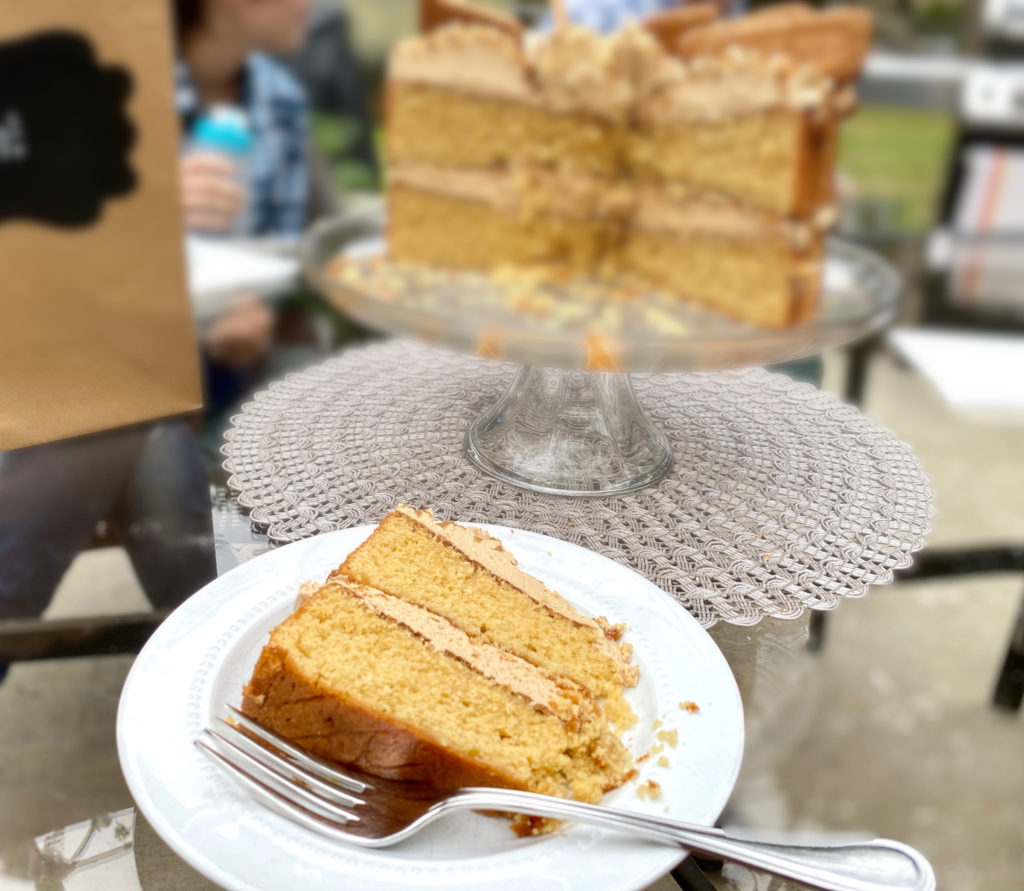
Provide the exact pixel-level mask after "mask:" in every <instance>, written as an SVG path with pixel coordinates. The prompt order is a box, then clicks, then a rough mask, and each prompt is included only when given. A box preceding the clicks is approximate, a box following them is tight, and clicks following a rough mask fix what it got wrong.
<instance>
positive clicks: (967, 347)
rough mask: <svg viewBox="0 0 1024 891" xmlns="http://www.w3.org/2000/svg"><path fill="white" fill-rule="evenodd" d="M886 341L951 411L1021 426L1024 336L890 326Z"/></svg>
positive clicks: (1023, 403) (1023, 384)
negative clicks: (929, 385) (918, 373)
mask: <svg viewBox="0 0 1024 891" xmlns="http://www.w3.org/2000/svg"><path fill="white" fill-rule="evenodd" d="M888 337H889V341H890V343H891V344H892V345H893V346H894V347H895V349H896V350H897V352H899V353H900V355H902V356H903V357H904V358H905V359H906V360H907V361H908V362H909V363H910V364H911V365H913V366H914V367H915V368H916V369H917V370H918V371H920V372H921V374H923V375H924V376H925V377H926V378H927V379H928V380H929V381H931V383H932V384H933V385H934V386H935V388H936V389H937V390H938V391H939V393H940V394H941V395H942V397H943V399H945V400H946V402H947V403H948V404H949V405H950V406H952V407H953V408H955V409H958V410H961V411H966V412H969V413H971V414H972V415H974V416H975V418H976V419H977V420H996V421H1012V422H1013V423H1020V422H1024V336H1014V335H1004V334H966V333H960V332H951V331H924V330H920V329H910V328H896V329H893V330H892V331H890V332H889V335H888Z"/></svg>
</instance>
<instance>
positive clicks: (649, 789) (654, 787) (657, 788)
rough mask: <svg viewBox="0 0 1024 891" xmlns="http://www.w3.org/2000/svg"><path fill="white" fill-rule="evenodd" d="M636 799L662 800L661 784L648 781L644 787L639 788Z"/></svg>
mask: <svg viewBox="0 0 1024 891" xmlns="http://www.w3.org/2000/svg"><path fill="white" fill-rule="evenodd" d="M636 797H637V798H642V799H645V800H646V799H650V800H652V801H653V800H654V799H657V798H661V783H659V782H657V781H656V780H648V781H647V782H646V783H644V784H643V785H642V786H637V790H636Z"/></svg>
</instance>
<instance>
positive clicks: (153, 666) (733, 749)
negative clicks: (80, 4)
mask: <svg viewBox="0 0 1024 891" xmlns="http://www.w3.org/2000/svg"><path fill="white" fill-rule="evenodd" d="M483 528H484V529H486V530H487V531H488V532H490V533H491V534H492V535H494V536H496V537H497V538H499V539H501V541H502V542H503V543H504V544H505V546H506V547H507V548H508V549H509V550H510V551H511V552H512V553H513V554H514V555H515V557H516V558H517V560H518V561H519V564H520V566H521V567H522V568H523V569H524V570H525V571H526V572H528V573H531V574H532V575H535V576H537V577H538V578H540V579H541V580H543V581H544V582H545V583H546V584H547V585H548V586H549V587H551V588H553V589H554V590H556V591H558V592H560V593H561V594H563V595H564V596H565V597H566V598H568V599H569V600H570V601H572V602H573V603H574V604H575V605H576V606H578V607H579V608H580V609H581V610H583V611H584V612H586V613H589V614H590V615H605V616H608V617H609V618H610V619H612V620H613V621H616V622H625V623H626V624H627V626H628V628H629V631H628V633H627V635H626V638H625V639H626V640H627V641H629V642H630V643H631V644H632V645H633V648H634V650H633V653H634V656H633V658H634V661H635V662H636V663H637V664H638V665H639V666H640V683H639V685H638V686H637V688H636V689H635V690H632V691H631V692H630V701H631V704H632V706H633V710H634V711H635V712H636V713H637V714H638V716H639V721H638V723H637V726H636V727H635V728H634V730H633V731H632V732H631V733H630V734H629V735H628V736H627V738H626V742H627V744H628V745H629V746H630V748H631V749H632V751H633V752H634V753H635V754H636V755H637V756H640V755H643V754H644V753H646V752H648V751H649V750H650V749H651V748H652V746H656V745H658V744H659V740H658V739H657V738H656V732H657V731H656V730H655V722H656V721H661V722H662V725H661V728H660V729H663V730H675V731H677V734H678V743H677V744H676V745H675V746H674V747H673V746H670V745H667V744H666V745H665V747H664V750H663V751H662V752H661V753H660V754H661V755H664V756H665V757H667V759H668V761H669V764H668V766H667V767H666V766H663V765H659V764H658V763H657V761H658V758H659V755H658V754H654V755H652V756H651V757H650V758H647V759H646V760H644V761H643V762H642V763H641V764H640V765H639V771H638V772H639V776H638V780H637V782H632V781H631V782H628V783H626V785H625V786H623V787H622V788H620V789H617V790H615V791H614V792H611V793H609V794H608V795H607V796H606V802H607V803H608V804H614V805H616V806H619V807H626V808H630V809H633V810H637V811H643V812H648V813H654V814H668V815H669V816H672V817H675V818H677V819H679V820H686V821H689V822H694V823H711V822H713V821H714V820H715V819H716V818H717V817H718V815H719V813H720V812H721V810H722V808H723V807H724V806H725V803H726V801H727V799H728V797H729V794H730V792H731V791H732V787H733V783H734V782H735V780H736V774H737V773H738V771H739V765H740V759H741V756H742V752H743V711H742V706H741V705H740V697H739V692H738V690H737V689H736V684H735V682H734V680H733V677H732V673H731V672H730V670H729V667H728V665H727V664H726V662H725V659H724V658H723V657H722V654H721V653H720V652H719V650H718V648H717V647H716V646H715V644H714V643H713V642H712V640H711V638H710V637H709V636H708V635H707V633H706V632H705V631H704V630H703V629H702V628H701V627H700V625H699V624H698V623H697V621H696V620H695V619H694V618H693V617H692V616H690V614H689V613H687V612H686V611H685V610H684V609H683V608H682V607H681V606H679V604H677V603H676V602H675V601H674V600H672V598H670V597H669V596H668V595H666V594H665V593H663V592H662V591H660V590H659V589H658V588H657V587H655V586H654V585H653V584H651V583H650V582H648V581H647V580H646V579H644V578H642V577H641V576H639V575H637V574H636V573H635V572H633V571H631V570H629V569H627V568H625V567H623V566H621V565H619V564H617V563H614V562H612V561H611V560H609V559H608V558H606V557H602V556H600V555H599V554H595V553H593V552H591V551H588V550H585V549H584V548H581V547H578V546H576V545H572V544H568V543H566V542H563V541H559V540H557V539H553V538H549V537H547V536H544V535H538V534H536V533H532V532H523V531H521V530H513V529H508V528H506V527H503V526H484V527H483ZM372 529H373V527H372V526H360V527H357V528H355V529H346V530H342V531H340V532H332V533H329V534H326V535H321V536H317V537H315V538H310V539H306V540H305V541H300V542H296V543H295V544H291V545H287V546H285V547H282V548H279V549H277V550H274V551H271V552H270V553H268V554H265V555H263V556H261V557H257V558H256V559H254V560H250V561H249V562H248V563H245V564H243V565H242V566H240V567H238V568H237V569H235V570H233V571H231V572H229V573H227V574H226V575H224V576H222V577H221V578H219V579H217V580H216V581H214V582H211V583H210V584H209V585H207V586H206V587H205V588H203V589H202V590H201V591H199V592H198V593H196V594H195V595H193V596H192V597H191V598H189V599H188V600H187V601H186V602H185V603H184V604H182V605H181V606H180V607H179V608H178V609H177V610H176V611H175V612H174V613H173V614H172V615H171V616H170V618H168V619H167V621H165V622H164V623H163V624H162V625H161V626H160V627H159V628H158V629H157V631H156V633H155V634H154V635H153V637H152V638H150V640H149V642H148V643H147V644H146V646H145V648H144V649H143V651H142V652H141V653H140V654H139V657H138V659H137V660H136V661H135V664H134V666H133V667H132V670H131V673H130V674H129V676H128V679H127V681H126V682H125V686H124V690H123V692H122V694H121V702H120V707H119V710H118V715H117V747H118V754H119V756H120V759H121V768H122V770H123V771H124V775H125V779H126V780H127V782H128V786H129V788H130V789H131V792H132V795H133V796H134V797H135V801H136V804H137V805H138V807H139V809H140V810H141V811H142V813H143V814H145V816H146V818H147V819H148V820H149V821H150V823H151V824H152V826H153V827H154V829H156V831H157V832H158V833H159V834H160V836H161V837H162V838H163V839H164V841H166V842H167V844H168V845H170V847H171V848H172V849H173V850H174V851H176V852H177V853H178V854H179V855H180V856H181V857H182V858H184V859H185V860H186V861H187V862H188V863H190V864H191V865H192V866H193V867H194V868H195V869H197V870H199V872H201V873H203V874H204V875H205V876H206V877H207V878H209V879H210V880H211V881H213V882H216V883H217V884H219V885H221V886H223V887H224V888H227V889H230V891H243V889H245V891H278V889H282V888H302V889H303V891H328V889H330V891H336V889H338V888H342V887H343V888H345V889H346V891H361V889H367V891H369V889H373V891H392V889H394V891H399V889H400V891H407V889H408V888H410V887H430V888H487V889H507V891H513V889H515V891H521V889H523V888H529V889H530V891H549V889H567V888H579V887H587V888H588V889H591V891H599V889H637V888H643V887H645V886H646V885H648V884H650V883H651V882H653V881H654V880H655V879H657V878H658V877H659V876H661V875H663V874H664V873H666V872H668V870H670V869H671V868H672V867H673V866H674V865H675V864H676V863H677V862H678V861H679V860H680V859H681V857H682V851H681V849H678V848H675V847H671V846H668V845H662V844H658V843H656V842H652V841H646V840H641V839H635V838H630V837H627V836H625V835H621V834H617V833H614V832H611V831H608V830H604V829H597V828H592V827H588V826H579V825H577V826H570V827H566V828H564V829H563V830H561V831H560V832H558V833H555V834H553V835H550V836H545V837H541V838H532V839H517V838H516V837H515V836H514V835H513V834H512V832H511V831H510V829H509V825H508V822H507V821H505V820H501V819H497V818H491V817H482V816H479V815H477V814H473V813H467V814H459V815H453V816H452V817H450V818H447V819H445V820H442V821H440V822H439V823H436V824H434V825H433V826H431V827H429V828H428V829H426V830H425V831H423V832H422V833H420V834H419V835H418V836H415V837H414V838H412V839H410V840H409V841H407V842H405V843H403V844H401V845H398V846H396V847H393V848H386V849H381V850H367V849H363V848H358V847H355V846H349V845H345V844H341V843H338V842H334V841H330V840H328V839H325V838H322V837H320V836H318V835H316V834H314V833H311V832H309V831H308V830H305V829H303V828H301V827H299V826H297V825H294V824H292V823H291V822H290V821H288V820H286V819H284V818H283V817H280V816H278V815H277V814H275V813H273V812H271V811H269V810H268V809H266V808H264V807H263V806H261V805H260V804H258V803H257V802H256V801H255V800H254V799H252V798H250V797H249V796H248V794H247V793H246V792H245V791H244V790H243V789H242V788H241V787H240V786H239V785H238V784H237V783H236V782H235V781H234V780H232V778H231V777H230V776H229V775H227V774H226V773H225V772H224V771H223V770H222V769H221V768H220V767H218V766H217V765H216V764H214V763H213V761H212V760H211V759H210V758H209V757H208V756H207V755H206V754H205V753H203V752H202V751H201V750H199V749H198V748H197V747H196V746H195V745H194V744H193V740H194V739H195V738H196V737H197V736H198V735H199V733H200V732H201V731H202V729H203V727H204V725H205V724H206V723H207V722H208V721H209V720H210V719H211V718H212V717H213V716H215V715H217V714H222V713H223V706H224V704H225V703H233V704H237V703H238V702H239V701H240V698H241V689H242V686H243V684H244V683H245V682H246V681H247V680H248V679H249V675H250V673H251V672H252V668H253V665H254V664H255V662H256V658H257V656H258V655H259V651H260V648H261V647H262V645H263V643H264V642H265V641H266V639H267V634H268V632H269V631H270V629H271V628H273V627H274V626H275V625H276V624H277V623H278V622H280V621H281V620H282V619H284V618H285V616H286V615H288V613H289V612H290V611H291V609H292V604H293V601H294V598H295V593H296V590H297V588H298V586H299V584H300V583H301V582H302V581H304V580H306V579H316V580H321V579H323V578H324V577H325V576H326V575H327V573H328V572H329V571H330V570H332V569H333V568H335V567H336V566H337V565H338V564H339V563H341V562H342V560H344V558H345V557H346V556H347V554H348V553H349V552H350V551H351V550H352V549H353V548H355V547H356V546H357V545H358V544H360V543H361V542H362V541H364V540H365V539H366V537H367V535H369V533H370V532H371V531H372ZM684 701H693V702H696V703H697V705H698V706H699V707H700V711H699V713H696V714H693V713H690V712H688V711H685V710H683V709H681V708H680V703H681V702H684ZM661 744H664V743H661ZM649 780H654V781H656V782H657V783H659V784H660V786H661V797H660V798H658V799H655V800H648V799H640V798H639V797H638V796H637V783H638V782H639V783H646V782H648V781H649Z"/></svg>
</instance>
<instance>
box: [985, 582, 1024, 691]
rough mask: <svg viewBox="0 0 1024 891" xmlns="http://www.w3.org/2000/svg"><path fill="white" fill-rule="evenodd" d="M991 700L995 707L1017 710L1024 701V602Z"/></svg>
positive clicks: (1023, 601)
mask: <svg viewBox="0 0 1024 891" xmlns="http://www.w3.org/2000/svg"><path fill="white" fill-rule="evenodd" d="M992 699H993V701H994V702H995V704H996V705H1001V706H1003V707H1005V708H1008V709H1019V708H1020V704H1021V701H1022V700H1024V600H1022V601H1021V605H1020V612H1019V613H1018V614H1017V624H1016V625H1015V626H1014V628H1013V632H1012V634H1011V635H1010V646H1009V649H1007V651H1006V660H1005V661H1004V662H1003V669H1002V671H1000V672H999V680H998V681H997V682H996V691H995V693H994V694H993V696H992Z"/></svg>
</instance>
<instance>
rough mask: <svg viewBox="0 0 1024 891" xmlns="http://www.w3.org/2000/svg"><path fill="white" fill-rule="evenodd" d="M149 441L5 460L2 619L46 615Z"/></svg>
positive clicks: (121, 438) (118, 437)
mask: <svg viewBox="0 0 1024 891" xmlns="http://www.w3.org/2000/svg"><path fill="white" fill-rule="evenodd" d="M144 439H145V431H144V430H139V429H135V428H132V429H129V430H117V431H113V432H110V433H103V434H98V435H96V436H88V437H82V438H80V439H72V440H65V441H63V442H57V443H51V444H47V445H42V446H33V447H31V448H27V449H19V450H17V451H13V452H6V453H4V454H3V455H0V567H2V571H0V619H3V618H13V617H29V616H38V615H40V614H41V613H42V612H43V610H45V609H46V607H47V606H48V605H49V603H50V600H51V599H52V598H53V592H54V590H55V589H56V588H57V585H58V584H59V583H60V580H61V578H62V577H63V575H64V573H65V571H66V570H67V568H68V566H69V565H70V564H71V561H72V560H73V559H74V558H75V556H76V555H77V554H78V552H79V551H81V550H82V549H83V548H84V547H86V546H87V545H88V544H89V542H90V540H91V539H92V536H93V533H94V531H95V529H96V524H97V523H98V522H99V521H100V520H102V519H104V518H105V517H106V516H107V514H108V512H109V511H110V508H111V505H112V504H113V503H114V500H115V498H116V497H117V493H118V491H119V490H120V488H121V486H122V485H123V483H124V480H125V478H126V477H127V476H128V473H129V470H130V468H131V466H132V464H133V463H134V461H135V458H136V456H137V455H138V454H139V452H140V450H141V448H142V444H143V442H144Z"/></svg>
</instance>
